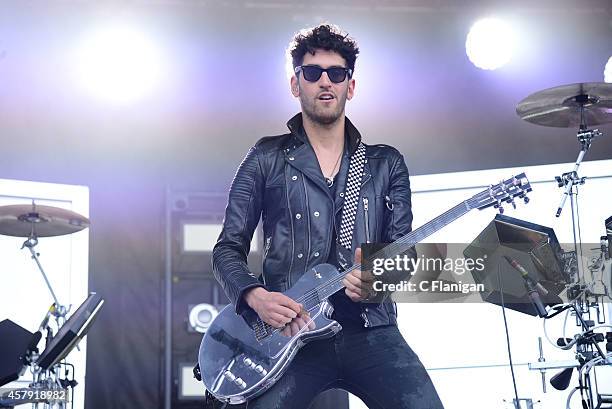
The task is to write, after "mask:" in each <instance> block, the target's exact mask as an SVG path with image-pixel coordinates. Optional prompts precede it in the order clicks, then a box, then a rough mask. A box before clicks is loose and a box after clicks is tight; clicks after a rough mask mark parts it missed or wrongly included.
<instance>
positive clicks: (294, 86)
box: [291, 75, 300, 98]
mask: <svg viewBox="0 0 612 409" xmlns="http://www.w3.org/2000/svg"><path fill="white" fill-rule="evenodd" d="M291 93H292V94H293V96H294V97H296V98H297V97H299V96H300V84H299V82H298V79H297V77H296V76H295V75H293V76H292V77H291Z"/></svg>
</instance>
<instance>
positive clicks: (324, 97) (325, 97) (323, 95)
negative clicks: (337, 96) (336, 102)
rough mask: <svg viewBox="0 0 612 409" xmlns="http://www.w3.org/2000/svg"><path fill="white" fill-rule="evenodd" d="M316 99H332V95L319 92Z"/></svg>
mask: <svg viewBox="0 0 612 409" xmlns="http://www.w3.org/2000/svg"><path fill="white" fill-rule="evenodd" d="M318 99H319V100H321V101H331V100H332V99H334V96H333V95H332V94H321V95H319V98H318Z"/></svg>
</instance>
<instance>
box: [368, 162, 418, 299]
mask: <svg viewBox="0 0 612 409" xmlns="http://www.w3.org/2000/svg"><path fill="white" fill-rule="evenodd" d="M387 196H388V198H387V203H386V204H387V208H388V209H391V210H388V212H389V215H388V217H386V218H385V224H384V225H383V240H384V242H386V243H391V242H394V241H396V240H397V239H399V238H401V237H403V236H405V235H407V234H408V233H410V232H411V231H412V199H411V196H412V192H411V190H410V177H409V174H408V168H407V167H406V163H405V162H404V157H403V156H402V155H401V154H400V153H399V152H398V153H397V156H396V157H395V158H394V161H393V164H392V166H391V171H390V175H389V193H388V195H387ZM402 254H403V255H407V256H408V257H410V258H416V257H417V253H416V250H415V248H414V247H411V248H409V249H407V250H406V251H404V252H403V253H402ZM410 274H411V272H410V271H404V270H402V271H395V270H391V271H387V272H386V273H385V274H384V276H383V281H384V282H385V283H398V282H400V281H401V280H404V279H406V278H407V277H408V276H410ZM389 295H390V293H388V292H387V293H384V294H379V296H377V297H375V300H378V301H384V300H385V299H386V298H387V297H388V296H389Z"/></svg>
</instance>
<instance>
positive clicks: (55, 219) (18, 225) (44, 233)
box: [0, 205, 89, 237]
mask: <svg viewBox="0 0 612 409" xmlns="http://www.w3.org/2000/svg"><path fill="white" fill-rule="evenodd" d="M86 227H89V219H87V218H86V217H84V216H81V215H80V214H78V213H75V212H73V211H70V210H66V209H60V208H58V207H53V206H40V205H8V206H0V234H2V235H5V236H14V237H30V236H31V235H32V236H34V237H51V236H62V235H64V234H71V233H76V232H77V231H80V230H83V229H84V228H86Z"/></svg>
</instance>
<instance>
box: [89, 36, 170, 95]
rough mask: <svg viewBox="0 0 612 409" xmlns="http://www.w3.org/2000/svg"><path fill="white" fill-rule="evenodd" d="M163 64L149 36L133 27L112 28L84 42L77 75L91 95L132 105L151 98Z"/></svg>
mask: <svg viewBox="0 0 612 409" xmlns="http://www.w3.org/2000/svg"><path fill="white" fill-rule="evenodd" d="M162 62H163V60H162V58H161V56H160V53H159V51H158V50H157V48H156V46H155V44H154V42H153V41H152V40H151V39H150V38H148V37H147V35H146V34H145V33H143V32H139V31H138V30H136V29H135V28H133V27H129V26H112V27H107V28H104V29H100V30H97V31H94V32H92V33H91V34H90V35H89V36H86V37H85V38H84V39H83V42H82V43H81V44H80V46H79V49H78V52H77V69H78V73H77V75H78V76H79V80H80V82H81V85H82V86H83V87H84V88H85V89H86V90H87V91H88V92H90V93H91V94H93V95H95V96H97V97H100V98H103V99H106V100H109V101H112V102H118V103H129V102H133V101H135V100H137V99H139V98H142V97H144V96H146V95H147V94H150V93H151V92H152V91H153V89H154V88H155V86H156V85H158V83H159V80H160V79H161V76H162V73H163V70H162V65H163V64H162Z"/></svg>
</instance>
